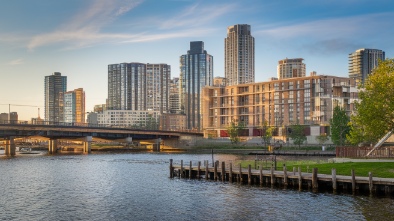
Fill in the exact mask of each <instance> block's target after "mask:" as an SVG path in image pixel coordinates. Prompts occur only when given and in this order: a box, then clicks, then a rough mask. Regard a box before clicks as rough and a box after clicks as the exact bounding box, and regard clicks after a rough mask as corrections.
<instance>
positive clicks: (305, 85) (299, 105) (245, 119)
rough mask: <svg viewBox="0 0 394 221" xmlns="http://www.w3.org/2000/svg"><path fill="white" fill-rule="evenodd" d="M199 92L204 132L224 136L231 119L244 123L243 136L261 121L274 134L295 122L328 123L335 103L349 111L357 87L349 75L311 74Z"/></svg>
mask: <svg viewBox="0 0 394 221" xmlns="http://www.w3.org/2000/svg"><path fill="white" fill-rule="evenodd" d="M202 96H203V103H202V106H203V112H204V115H205V117H204V119H203V128H204V132H208V133H209V134H211V135H212V134H213V136H214V137H220V136H228V134H227V135H226V133H227V132H226V129H227V127H228V126H229V124H230V123H231V122H232V121H235V122H242V123H243V124H244V125H245V126H246V134H245V135H246V136H258V135H259V133H260V132H261V130H260V129H259V127H260V126H261V125H262V124H263V123H264V121H266V122H267V123H268V124H269V125H271V126H273V127H275V128H276V130H275V131H276V135H281V134H282V133H283V131H284V129H285V128H286V127H288V126H289V125H291V124H294V123H297V122H298V123H299V124H302V125H321V126H328V125H329V120H330V119H331V118H332V116H333V109H334V107H335V106H341V107H343V108H344V109H345V110H346V112H347V114H348V115H350V113H351V112H352V111H353V110H354V101H355V100H357V99H358V91H357V88H356V86H355V81H354V80H353V79H350V78H345V77H335V76H326V75H315V76H308V77H298V78H287V79H280V80H271V81H268V82H259V83H251V84H241V85H233V86H212V87H205V88H204V89H203V95H202ZM324 132H327V131H324Z"/></svg>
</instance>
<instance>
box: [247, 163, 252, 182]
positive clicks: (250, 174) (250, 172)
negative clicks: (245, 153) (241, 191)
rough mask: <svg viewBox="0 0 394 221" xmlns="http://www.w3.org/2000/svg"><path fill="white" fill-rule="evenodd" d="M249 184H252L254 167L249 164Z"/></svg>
mask: <svg viewBox="0 0 394 221" xmlns="http://www.w3.org/2000/svg"><path fill="white" fill-rule="evenodd" d="M248 184H249V185H250V184H252V167H251V166H250V164H249V165H248Z"/></svg>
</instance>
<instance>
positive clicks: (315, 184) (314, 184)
mask: <svg viewBox="0 0 394 221" xmlns="http://www.w3.org/2000/svg"><path fill="white" fill-rule="evenodd" d="M312 189H313V190H317V189H318V182H317V168H313V169H312Z"/></svg>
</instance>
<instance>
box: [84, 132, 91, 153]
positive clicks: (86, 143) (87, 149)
mask: <svg viewBox="0 0 394 221" xmlns="http://www.w3.org/2000/svg"><path fill="white" fill-rule="evenodd" d="M91 144H92V136H86V137H85V141H84V142H83V152H84V153H91V152H92V145H91Z"/></svg>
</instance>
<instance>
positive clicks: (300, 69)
mask: <svg viewBox="0 0 394 221" xmlns="http://www.w3.org/2000/svg"><path fill="white" fill-rule="evenodd" d="M303 60H304V59H302V58H293V59H288V58H286V59H283V60H280V61H279V62H278V79H286V78H295V77H305V72H306V69H305V64H304V63H302V61H303Z"/></svg>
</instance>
